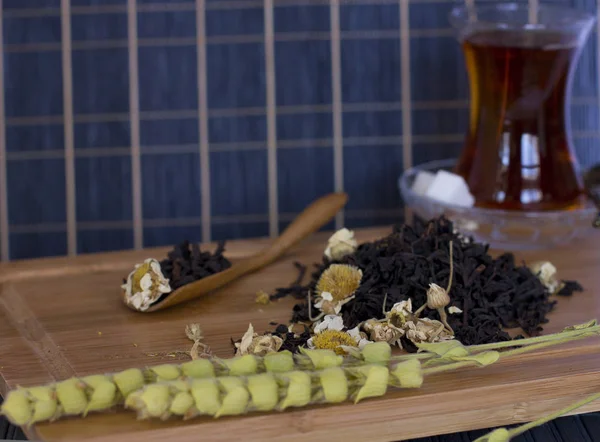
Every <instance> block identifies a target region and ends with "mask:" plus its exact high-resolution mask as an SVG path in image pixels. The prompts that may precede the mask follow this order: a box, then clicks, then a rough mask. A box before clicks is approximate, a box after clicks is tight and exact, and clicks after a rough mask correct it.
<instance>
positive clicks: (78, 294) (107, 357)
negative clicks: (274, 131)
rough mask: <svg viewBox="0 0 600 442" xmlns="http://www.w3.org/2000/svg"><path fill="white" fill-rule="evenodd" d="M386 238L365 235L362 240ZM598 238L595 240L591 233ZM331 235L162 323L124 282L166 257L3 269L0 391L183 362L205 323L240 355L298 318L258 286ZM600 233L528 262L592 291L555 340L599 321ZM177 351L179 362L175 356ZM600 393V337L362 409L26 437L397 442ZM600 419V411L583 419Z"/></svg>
mask: <svg viewBox="0 0 600 442" xmlns="http://www.w3.org/2000/svg"><path fill="white" fill-rule="evenodd" d="M388 233H389V229H369V230H360V231H357V232H356V234H357V239H358V240H359V241H360V242H362V241H366V240H373V239H376V238H378V237H381V236H384V235H386V234H388ZM591 235H594V232H591ZM327 237H328V235H327V234H317V235H315V236H314V237H313V238H312V239H311V240H310V241H307V242H305V243H304V244H302V245H300V246H299V247H297V248H296V249H295V250H294V252H292V253H291V254H290V255H288V256H287V257H285V258H284V259H282V260H280V261H279V262H277V263H275V264H273V265H272V266H270V267H268V268H267V269H264V270H262V271H260V272H258V273H256V274H254V275H250V276H248V277H246V278H244V279H242V280H240V281H238V282H236V283H234V284H232V285H230V286H228V287H226V288H224V289H222V290H220V291H218V292H215V293H213V294H211V295H209V296H207V297H205V298H203V299H200V300H197V301H194V302H192V303H189V304H184V305H181V306H177V307H174V308H172V309H167V310H165V311H163V312H156V313H152V314H140V313H135V312H132V311H131V310H129V309H128V308H126V307H125V306H124V305H123V304H122V303H121V297H120V289H119V286H120V284H121V281H122V278H123V277H124V276H126V275H127V274H128V272H129V271H130V270H131V269H132V267H133V265H134V264H135V263H137V262H141V261H142V260H143V259H145V258H147V257H155V258H158V259H161V258H162V257H163V256H165V254H166V251H167V249H153V250H145V251H142V252H138V251H136V252H119V253H107V254H99V255H87V256H80V257H77V258H57V259H42V260H34V261H27V262H25V261H24V262H13V263H5V264H2V265H0V374H1V381H0V393H2V394H5V393H6V391H7V389H11V388H14V387H15V386H17V385H23V386H29V385H34V384H40V383H46V382H50V381H53V380H60V379H64V378H67V377H70V376H74V375H88V374H92V373H103V372H113V371H118V370H122V369H125V368H129V367H134V366H144V365H153V364H159V363H164V362H176V361H178V360H186V357H185V355H184V354H182V353H176V352H177V351H182V352H183V351H188V350H189V348H190V346H191V342H190V341H188V340H187V338H186V337H185V333H184V327H185V325H186V324H188V323H191V322H197V323H200V324H201V326H202V328H203V330H204V334H205V337H206V338H205V340H204V342H206V343H207V344H208V345H210V346H211V347H212V349H213V350H214V351H215V353H216V354H217V355H218V356H221V357H229V356H232V355H233V350H232V347H231V343H230V338H231V337H234V338H236V339H237V338H239V337H241V335H242V334H243V333H244V332H245V331H246V329H247V327H248V323H249V322H251V323H252V324H253V325H254V327H255V329H256V330H257V331H258V332H261V331H263V330H265V329H272V328H271V327H270V326H269V322H270V321H280V322H287V321H288V320H289V318H290V312H291V308H292V305H293V304H294V303H295V301H294V300H293V299H291V298H290V299H283V300H281V301H279V302H276V303H272V304H270V305H266V306H263V305H258V304H256V303H255V302H254V295H255V293H256V292H257V291H258V290H266V291H271V290H272V289H274V288H275V287H281V286H287V285H288V284H289V283H291V282H292V281H293V280H294V279H295V277H296V270H295V269H294V267H293V265H292V263H293V262H294V261H300V262H302V263H312V262H315V261H318V260H320V256H321V254H322V252H323V248H324V244H325V242H326V239H327ZM266 243H267V241H266V240H253V241H237V242H231V243H229V244H228V246H227V251H226V255H227V256H228V257H229V258H230V259H232V260H233V261H235V260H236V259H240V258H242V257H245V256H248V255H250V254H252V253H254V252H256V251H257V250H258V249H259V248H260V247H263V246H264V245H265V244H266ZM599 246H600V237H599V236H598V235H597V234H596V235H595V236H591V237H590V238H589V239H588V240H586V241H584V242H582V243H578V244H573V245H572V246H571V247H570V248H567V249H561V250H558V251H553V252H543V253H537V254H536V253H529V254H522V255H519V258H524V259H528V260H529V259H548V260H550V261H552V262H553V263H554V264H555V265H556V266H557V267H558V269H559V272H560V276H561V277H563V278H565V279H576V280H579V281H580V282H581V283H582V284H583V285H584V287H585V288H586V291H585V292H584V293H582V294H576V295H575V296H574V297H573V298H572V299H567V298H560V299H559V304H558V306H557V308H556V310H555V312H554V313H552V314H551V315H550V323H549V324H547V326H546V327H545V332H548V333H549V332H554V331H559V330H561V329H562V328H564V327H565V326H568V325H572V324H575V323H580V322H584V321H586V320H589V319H592V318H599V319H600V308H599V307H600V306H599V301H598V299H599V298H598V297H597V296H596V295H595V293H598V290H599V285H600V275H599V273H600V272H599V269H600V253H598V252H597V249H598V247H599ZM173 353H175V354H173ZM598 385H600V338H596V339H594V338H591V339H588V340H585V341H580V342H578V343H576V344H570V345H567V346H564V345H563V346H561V347H557V348H553V349H551V350H548V351H546V352H543V353H537V354H532V355H526V357H524V358H521V359H519V361H518V362H517V361H514V360H513V361H503V362H501V363H499V364H497V365H493V366H490V367H487V368H484V369H464V370H461V371H458V372H453V373H448V374H440V375H435V376H431V377H428V378H427V379H426V382H425V384H424V386H423V388H421V389H419V390H413V391H399V390H394V391H393V392H391V393H390V394H388V395H386V396H385V397H383V398H379V399H374V400H367V401H364V402H361V403H360V404H358V405H353V404H350V403H346V404H342V405H336V406H327V407H325V406H317V407H311V408H306V409H298V410H292V411H287V412H284V413H272V414H259V413H255V414H251V415H247V416H243V417H236V418H223V419H218V420H213V419H210V418H206V419H196V420H192V421H187V422H182V421H179V420H172V421H168V422H155V421H153V422H138V421H136V419H135V416H134V414H133V413H131V412H125V411H118V412H117V411H115V412H112V413H108V414H95V415H90V416H89V417H87V418H86V419H65V420H61V421H58V422H55V423H52V424H43V425H38V426H36V427H34V428H30V429H26V433H27V435H28V437H29V438H30V439H35V440H44V441H80V440H83V439H86V440H88V439H89V440H93V441H109V440H110V441H127V442H136V441H144V442H151V441H163V440H166V439H176V440H178V441H197V440H199V439H202V440H211V441H212V440H216V441H221V440H222V441H230V440H235V439H244V440H246V441H266V440H282V441H283V440H285V441H286V442H293V441H303V442H304V441H336V440H344V441H348V442H350V441H365V440H368V441H398V440H404V439H409V438H414V437H421V436H428V435H433V434H443V433H451V432H456V431H465V430H473V429H477V428H485V427H490V426H498V425H507V424H512V423H517V422H524V421H530V420H533V419H535V418H537V417H539V416H540V415H542V414H546V413H548V412H551V411H554V410H556V409H559V408H561V407H563V406H565V405H567V404H568V403H570V402H573V401H574V400H576V399H579V398H581V397H583V396H584V395H587V394H590V393H592V392H597V391H598ZM591 410H600V402H598V403H593V404H591V405H590V406H588V407H586V408H584V409H582V410H580V412H583V411H591Z"/></svg>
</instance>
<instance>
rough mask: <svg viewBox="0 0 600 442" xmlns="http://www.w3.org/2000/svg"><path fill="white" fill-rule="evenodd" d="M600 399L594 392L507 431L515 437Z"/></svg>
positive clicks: (599, 395)
mask: <svg viewBox="0 0 600 442" xmlns="http://www.w3.org/2000/svg"><path fill="white" fill-rule="evenodd" d="M598 399H600V393H595V394H593V395H591V396H588V397H587V398H585V399H582V400H580V401H578V402H575V403H574V404H571V405H569V406H567V407H565V408H563V409H561V410H558V411H556V412H554V413H552V414H549V415H547V416H544V417H541V418H539V419H538V420H535V421H533V422H530V423H527V424H525V425H521V426H520V427H517V428H513V429H512V430H508V432H509V433H510V437H515V436H518V435H519V434H523V433H525V432H526V431H528V430H531V429H532V428H535V427H537V426H539V425H543V424H545V423H546V422H550V421H551V420H554V419H556V418H558V417H561V416H562V415H564V414H567V413H570V412H571V411H574V410H577V409H578V408H581V407H583V406H584V405H587V404H589V403H591V402H594V401H596V400H598Z"/></svg>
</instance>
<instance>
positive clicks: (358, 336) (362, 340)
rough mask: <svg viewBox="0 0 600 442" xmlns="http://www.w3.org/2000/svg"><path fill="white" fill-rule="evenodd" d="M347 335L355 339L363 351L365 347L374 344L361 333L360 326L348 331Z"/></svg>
mask: <svg viewBox="0 0 600 442" xmlns="http://www.w3.org/2000/svg"><path fill="white" fill-rule="evenodd" d="M347 333H348V334H349V335H350V336H352V337H353V338H354V340H355V341H356V345H357V346H358V348H360V349H361V350H362V349H363V348H364V347H365V345H367V344H371V343H372V341H369V339H368V337H367V334H366V333H364V332H361V331H360V328H359V326H356V327H354V328H353V329H350V330H348V332H347Z"/></svg>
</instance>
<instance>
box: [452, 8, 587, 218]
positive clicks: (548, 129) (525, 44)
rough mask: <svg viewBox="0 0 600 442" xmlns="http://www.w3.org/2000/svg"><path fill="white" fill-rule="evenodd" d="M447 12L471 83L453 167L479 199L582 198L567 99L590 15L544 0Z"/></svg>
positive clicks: (495, 202) (526, 207)
mask: <svg viewBox="0 0 600 442" xmlns="http://www.w3.org/2000/svg"><path fill="white" fill-rule="evenodd" d="M532 4H533V3H532ZM450 22H451V24H452V26H453V27H454V28H455V29H456V30H457V31H458V35H459V41H460V43H461V45H462V50H463V54H464V57H465V62H466V67H467V73H468V77H469V89H470V119H469V128H468V132H467V135H466V139H465V145H464V148H463V151H462V153H461V155H460V158H459V161H458V163H457V166H456V170H455V171H456V173H458V174H459V175H461V176H462V177H463V178H464V179H465V180H466V181H467V183H468V185H469V188H470V190H471V193H472V194H473V196H474V197H475V204H476V206H478V207H485V208H494V209H503V210H519V211H545V210H569V209H577V208H580V207H582V206H583V205H584V204H585V189H584V184H583V180H582V176H581V170H580V166H579V164H578V162H577V159H576V157H575V154H574V150H573V142H572V136H571V128H570V99H571V89H572V82H573V77H574V71H575V67H576V65H577V60H578V58H579V55H580V53H581V49H582V48H583V46H584V44H585V43H586V41H587V39H588V36H589V34H590V31H591V29H592V26H593V24H594V17H593V16H592V15H590V14H587V13H585V12H580V11H577V10H573V9H569V8H563V7H556V6H547V5H538V6H536V7H534V6H530V5H527V4H516V3H500V4H494V5H490V4H488V5H483V6H470V5H469V4H466V5H464V6H457V7H455V8H454V9H453V10H452V12H451V14H450Z"/></svg>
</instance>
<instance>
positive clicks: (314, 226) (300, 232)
mask: <svg viewBox="0 0 600 442" xmlns="http://www.w3.org/2000/svg"><path fill="white" fill-rule="evenodd" d="M347 201H348V195H347V194H345V193H343V192H337V193H330V194H328V195H325V196H323V197H321V198H319V199H317V200H316V201H314V202H313V203H312V204H310V205H309V206H308V207H307V208H306V209H304V211H303V212H302V213H300V215H298V216H297V217H296V219H294V221H293V222H292V223H291V224H290V225H289V226H288V227H287V229H285V230H284V232H283V233H282V234H281V235H280V236H279V237H278V238H277V239H275V241H273V243H271V244H270V245H269V246H267V247H266V248H264V249H263V250H261V251H260V252H258V253H257V254H255V255H253V256H251V257H249V258H246V259H244V260H242V261H240V262H238V263H236V264H234V265H232V266H231V267H229V268H228V269H226V270H223V271H222V272H219V273H216V274H214V275H211V276H208V277H206V278H202V279H199V280H198V281H194V282H191V283H189V284H186V285H184V286H182V287H179V288H178V289H176V290H174V291H172V292H170V293H168V294H166V296H163V297H162V298H160V299H159V300H158V301H156V302H155V303H154V304H152V305H151V306H150V307H149V308H148V309H146V310H144V311H141V310H138V309H136V308H135V307H134V306H133V305H131V304H130V303H129V302H127V297H126V295H125V293H124V292H123V294H122V296H123V302H124V303H125V305H127V307H129V308H130V309H132V310H134V311H136V312H140V313H151V312H156V311H158V310H164V309H166V308H169V307H172V306H174V305H177V304H181V303H183V302H187V301H190V300H192V299H196V298H198V297H200V296H203V295H205V294H207V293H209V292H212V291H214V290H216V289H218V288H221V287H223V286H225V285H227V284H229V283H230V282H232V281H234V280H236V279H238V278H241V277H242V276H244V275H247V274H249V273H252V272H255V271H257V270H259V269H261V268H263V267H265V266H267V265H269V264H271V263H272V262H274V261H276V260H277V259H278V258H280V257H281V256H282V255H283V254H284V253H285V252H287V251H288V250H289V249H290V248H291V247H293V246H295V245H296V244H297V243H299V242H300V241H302V240H303V239H305V238H306V237H307V236H309V235H310V234H312V233H314V232H316V231H317V230H319V229H320V228H321V227H323V226H324V225H326V224H327V223H328V222H329V221H331V220H332V219H333V217H335V215H336V214H337V213H338V212H339V211H340V210H341V209H342V208H343V207H344V206H345V205H346V202H347Z"/></svg>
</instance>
